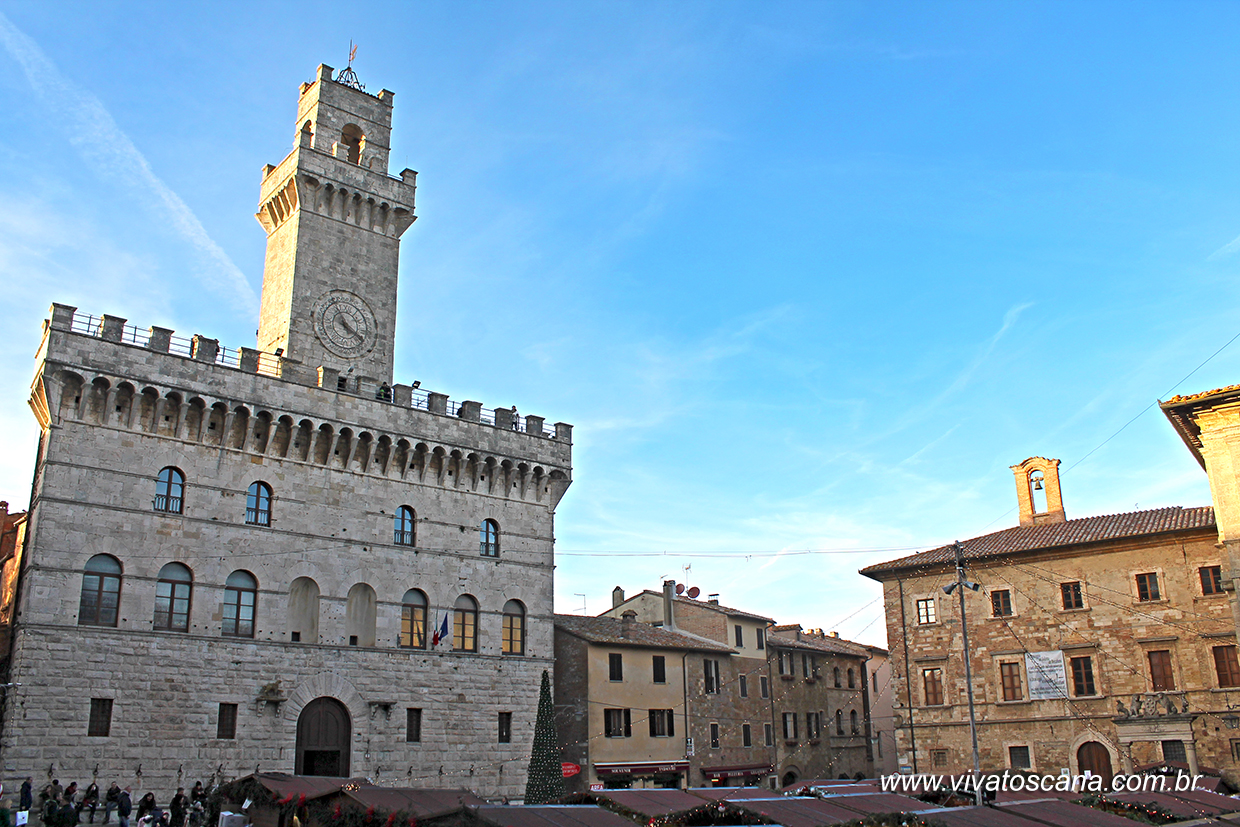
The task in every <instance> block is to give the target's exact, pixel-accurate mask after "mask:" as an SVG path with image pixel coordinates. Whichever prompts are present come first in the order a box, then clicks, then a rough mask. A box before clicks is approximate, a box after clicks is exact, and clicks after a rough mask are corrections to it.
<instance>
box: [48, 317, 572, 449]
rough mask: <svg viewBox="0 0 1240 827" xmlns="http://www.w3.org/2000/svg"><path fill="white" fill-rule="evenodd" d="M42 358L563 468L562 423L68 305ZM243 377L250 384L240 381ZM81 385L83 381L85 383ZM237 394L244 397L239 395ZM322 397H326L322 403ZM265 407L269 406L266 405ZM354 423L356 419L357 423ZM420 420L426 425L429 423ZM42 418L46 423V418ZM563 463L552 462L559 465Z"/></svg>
mask: <svg viewBox="0 0 1240 827" xmlns="http://www.w3.org/2000/svg"><path fill="white" fill-rule="evenodd" d="M54 334H67V335H68V337H70V338H71V339H77V340H85V341H81V342H79V344H78V346H77V347H76V348H75V347H74V346H73V345H72V344H69V346H68V347H67V348H66V347H56V348H52V349H51V351H52V352H49V345H48V342H47V341H46V339H47V337H48V336H51V335H54ZM83 345H84V346H85V347H84V348H83V347H82V346H83ZM105 345H111V346H114V347H116V348H119V349H120V350H121V351H122V352H121V353H118V354H106V355H105V356H104V358H103V359H102V360H98V364H97V365H92V364H91V363H92V362H95V361H97V360H93V359H91V358H89V355H88V354H89V352H91V351H94V350H97V349H98V348H99V347H100V346H105ZM66 350H68V351H73V350H77V351H79V353H78V356H79V358H73V356H72V355H71V354H70V353H67V352H66ZM123 351H129V352H130V353H129V354H128V356H129V358H128V359H126V358H124V357H125V355H126V354H124V353H123ZM66 357H67V358H66ZM83 357H84V358H83ZM152 357H155V358H158V357H164V358H165V359H166V360H167V362H166V363H161V364H158V365H152V364H151V361H150V360H151V359H152ZM40 358H41V359H42V360H44V361H51V362H55V363H58V364H65V365H70V366H73V367H75V368H80V369H89V368H91V367H100V368H103V367H104V366H108V367H110V369H111V372H113V373H114V372H115V369H116V367H117V366H118V365H120V364H125V363H129V364H130V365H132V366H134V367H135V368H138V367H141V366H149V367H151V368H152V369H151V370H150V371H149V376H141V375H137V374H135V375H133V376H124V377H117V380H118V381H126V380H128V381H130V382H137V383H139V384H142V383H145V382H151V381H153V380H155V378H156V377H159V379H158V380H157V381H156V384H168V380H169V379H170V378H172V377H176V378H178V379H180V380H181V382H179V383H177V382H174V384H180V385H182V387H180V388H178V389H177V390H179V391H180V392H181V396H182V398H188V397H187V396H185V394H200V393H203V392H204V391H208V390H210V391H215V392H216V393H217V394H218V395H220V396H224V397H227V398H229V399H232V400H233V401H235V402H237V403H242V402H245V400H243V399H242V398H241V397H242V396H257V398H260V399H265V400H271V399H272V398H283V399H288V401H289V403H290V405H291V407H292V409H293V410H299V411H300V412H301V413H304V414H314V415H316V416H319V417H321V416H322V413H321V412H322V410H323V408H324V403H325V402H326V403H327V405H329V406H331V407H332V408H335V409H337V411H338V414H339V416H338V417H335V418H342V419H347V420H357V421H361V422H363V423H365V424H369V425H371V426H373V427H375V428H380V429H383V428H386V429H388V430H394V431H397V432H400V431H406V432H414V433H418V432H426V431H428V430H430V431H443V430H444V428H445V427H447V428H448V430H454V429H459V428H460V427H461V426H469V427H477V428H482V429H486V430H492V431H495V432H498V433H494V434H492V436H491V437H489V438H487V437H483V439H484V440H485V441H486V442H488V443H496V444H498V443H497V440H498V441H499V442H501V443H502V442H506V441H508V440H510V439H511V438H512V437H517V439H518V440H519V441H520V442H521V443H522V445H521V446H520V447H518V446H516V445H514V446H513V448H512V449H510V450H509V451H508V453H515V454H518V455H521V454H524V455H531V454H532V455H537V457H538V458H539V459H541V460H543V461H552V460H553V458H554V459H559V460H561V462H562V464H564V465H568V464H569V452H570V451H571V448H570V447H569V446H571V444H572V426H571V425H569V424H567V423H564V422H557V423H555V425H554V426H551V427H548V426H547V425H546V420H545V418H544V417H541V416H534V415H527V416H519V415H518V414H517V411H516V409H515V408H493V409H492V408H484V407H483V406H482V403H481V402H475V401H472V400H466V401H462V402H454V401H452V400H451V399H449V397H448V396H447V394H442V393H436V392H434V391H428V390H425V389H423V388H421V387H419V386H418V383H414V384H413V385H402V384H397V385H391V386H389V385H386V384H383V383H380V382H376V381H375V380H373V379H371V378H368V377H358V376H349V375H341V373H340V372H339V371H338V370H335V369H332V368H326V367H319V368H316V369H314V370H313V371H308V370H306V369H305V368H304V366H302V365H298V364H296V363H294V362H291V361H289V360H285V359H284V358H283V357H282V356H280V355H277V354H274V353H263V352H260V351H258V350H255V349H252V348H246V347H242V348H237V349H233V348H229V347H225V346H222V345H220V344H219V341H218V340H216V339H208V338H206V337H205V336H201V335H194V336H191V337H188V338H186V337H184V336H177V335H176V333H175V332H174V331H172V330H169V329H167V328H162V327H150V328H146V329H143V328H139V327H137V326H136V325H131V324H129V323H128V321H127V320H126V319H123V318H120V317H117V316H108V315H105V316H90V315H87V314H84V313H79V312H77V308H75V307H71V306H68V305H63V304H53V305H52V307H51V318H50V319H49V320H48V321H46V322H45V342H44V345H43V347H42V349H41V352H40ZM161 361H162V360H161ZM143 372H147V371H143ZM230 374H232V376H231V377H229V375H230ZM247 376H248V377H249V378H250V381H246V380H247ZM227 378H232V379H233V380H234V382H232V383H230V382H228V381H227ZM257 378H261V379H263V380H266V381H267V382H272V383H278V385H283V386H286V390H285V391H284V392H283V393H281V392H280V390H279V389H278V387H277V388H268V387H265V388H263V389H261V392H259V390H258V389H255V388H253V387H252V385H251V382H252V381H253V379H257ZM86 381H87V382H88V383H89V381H90V380H86ZM237 382H240V384H237ZM230 384H234V385H237V387H236V392H232V393H230V392H228V391H225V388H227V387H228V386H229V385H230ZM242 388H244V389H245V391H242ZM306 389H312V390H306ZM168 390H173V389H172V388H169V389H168ZM220 391H225V392H224V393H220ZM139 392H140V389H139ZM324 392H326V393H328V394H330V395H331V397H330V398H329V399H327V400H324V398H323V396H322V394H323V393H324ZM161 395H162V394H161ZM247 404H248V403H247ZM264 404H265V405H270V404H271V403H270V401H268V402H266V403H264ZM340 409H343V410H340ZM36 410H37V409H36ZM358 417H361V419H360V420H358ZM426 417H431V419H430V420H427V419H426ZM40 418H41V419H44V420H45V421H46V417H45V415H41V416H40ZM366 420H369V422H367V421H366ZM443 420H447V422H444V421H443ZM429 422H437V423H438V425H437V427H431V428H428V427H427V424H428V423H429ZM450 423H451V424H450ZM355 427H356V426H355ZM517 435H520V436H519V437H518V436H517ZM462 437H464V435H462ZM530 439H532V440H534V444H528V443H525V442H524V441H525V440H530ZM457 441H459V442H461V443H462V444H477V442H478V436H477V435H473V434H471V435H470V436H469V437H468V438H462V439H459V440H457ZM546 442H552V443H559V444H561V445H562V446H563V449H554V448H553V449H551V450H550V452H548V451H546V450H544V449H538V448H537V447H536V446H537V443H546ZM550 447H551V446H548V448H550ZM561 455H562V456H561ZM561 462H554V463H553V464H556V465H558V464H561Z"/></svg>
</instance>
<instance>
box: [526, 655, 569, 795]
mask: <svg viewBox="0 0 1240 827" xmlns="http://www.w3.org/2000/svg"><path fill="white" fill-rule="evenodd" d="M559 740H560V739H559V737H558V736H557V735H556V732H555V707H553V706H552V704H551V678H549V677H548V676H547V670H545V669H544V670H543V674H542V688H541V689H540V690H539V692H538V720H536V721H535V722H534V749H533V751H532V752H530V768H529V772H528V774H527V775H526V780H525V803H526V804H546V803H548V802H551V801H555V800H556V799H559V798H563V797H564V774H563V770H562V768H561V767H560V744H559Z"/></svg>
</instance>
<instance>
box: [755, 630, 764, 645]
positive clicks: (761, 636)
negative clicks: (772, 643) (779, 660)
mask: <svg viewBox="0 0 1240 827" xmlns="http://www.w3.org/2000/svg"><path fill="white" fill-rule="evenodd" d="M754 631H755V632H757V633H758V634H757V637H758V648H759V649H765V648H766V629H755V630H754Z"/></svg>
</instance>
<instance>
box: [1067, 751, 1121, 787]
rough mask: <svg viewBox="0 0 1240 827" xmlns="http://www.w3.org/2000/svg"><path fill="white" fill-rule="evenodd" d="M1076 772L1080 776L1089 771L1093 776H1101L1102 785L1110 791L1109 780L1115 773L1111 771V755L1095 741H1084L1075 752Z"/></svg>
mask: <svg viewBox="0 0 1240 827" xmlns="http://www.w3.org/2000/svg"><path fill="white" fill-rule="evenodd" d="M1076 766H1077V772H1079V773H1080V774H1081V775H1084V774H1085V771H1086V770H1089V771H1090V772H1091V773H1093V774H1094V775H1099V776H1102V785H1103V787H1104V788H1106V789H1108V790H1109V789H1111V778H1112V777H1113V776H1114V775H1115V771H1114V770H1112V769H1111V753H1109V752H1107V748H1106V747H1104V746H1103V745H1102V744H1099V743H1098V742H1097V741H1086V742H1085V743H1083V744H1081V746H1080V748H1079V749H1078V750H1077V751H1076Z"/></svg>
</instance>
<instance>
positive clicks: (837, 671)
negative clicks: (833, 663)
mask: <svg viewBox="0 0 1240 827" xmlns="http://www.w3.org/2000/svg"><path fill="white" fill-rule="evenodd" d="M832 674H833V677H834V678H835V688H836V689H839V688H840V668H839V667H838V666H837V667H835V671H834V672H833V673H832Z"/></svg>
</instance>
